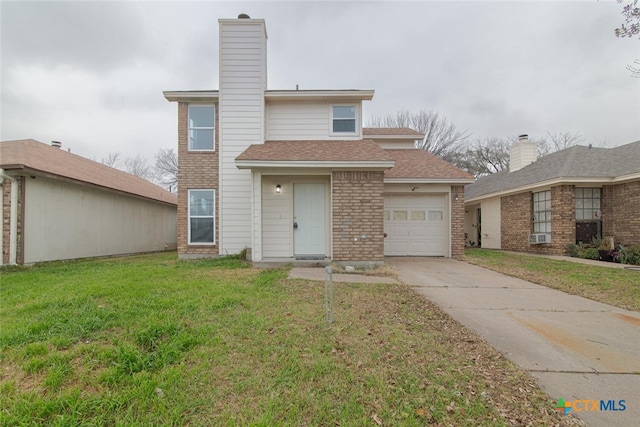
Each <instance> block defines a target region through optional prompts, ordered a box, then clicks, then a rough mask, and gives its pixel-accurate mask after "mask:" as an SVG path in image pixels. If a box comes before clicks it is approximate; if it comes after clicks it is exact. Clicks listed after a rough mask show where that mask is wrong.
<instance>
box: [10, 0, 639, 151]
mask: <svg viewBox="0 0 640 427" xmlns="http://www.w3.org/2000/svg"><path fill="white" fill-rule="evenodd" d="M0 8H1V12H2V13H1V15H0V20H1V22H0V24H1V34H0V35H1V36H2V37H1V43H2V45H1V57H2V64H1V67H2V80H1V85H2V87H1V89H2V98H1V101H2V102H1V107H2V111H1V112H0V115H1V117H2V130H1V135H0V136H1V137H2V139H9V138H11V139H13V138H26V137H33V138H36V139H39V140H42V141H45V142H47V141H50V140H51V139H60V140H62V141H63V143H65V146H66V147H71V148H72V150H73V151H74V152H77V153H79V154H82V155H86V156H88V157H94V158H101V157H104V156H105V155H106V154H107V153H109V152H113V151H120V152H122V153H123V155H125V156H135V155H136V154H138V153H142V154H145V155H148V156H150V155H152V154H154V153H155V152H157V150H158V149H160V148H171V147H175V145H176V144H177V135H176V120H177V115H176V106H175V104H171V103H169V102H167V101H166V100H165V99H164V98H163V96H162V91H163V90H193V89H217V88H218V22H217V21H218V18H235V17H236V16H237V15H238V14H239V13H248V14H249V15H251V16H252V17H253V18H264V19H265V20H266V25H267V33H268V37H269V39H268V55H267V56H268V75H269V87H270V88H272V89H292V88H295V85H296V84H299V85H300V88H302V89H339V88H355V89H375V90H376V95H375V97H374V100H373V102H365V103H364V115H363V116H364V119H365V120H366V119H367V118H368V117H369V116H371V115H382V114H393V113H395V112H396V111H398V110H400V109H408V110H420V109H427V110H429V109H431V110H434V111H437V112H438V113H440V114H441V115H444V116H446V117H447V118H449V119H450V120H451V121H453V122H454V123H456V124H457V125H458V127H460V128H462V129H468V130H469V131H470V132H472V133H473V136H474V137H479V138H480V137H491V136H497V137H504V136H509V135H514V134H518V133H529V134H531V135H535V134H536V133H544V132H546V131H547V130H549V131H565V130H570V131H573V132H580V133H581V134H583V135H584V136H585V143H599V142H601V141H602V140H604V139H606V140H607V141H609V142H610V143H611V144H612V145H617V144H621V143H626V142H629V141H631V140H636V139H638V138H640V120H637V117H640V79H632V78H631V77H629V72H628V71H627V70H626V69H625V66H626V64H629V63H632V61H633V59H634V58H636V57H638V47H639V45H638V41H637V40H631V39H626V40H622V39H616V38H615V37H614V36H613V29H614V28H615V27H616V26H618V25H619V24H620V22H621V15H620V5H618V4H617V3H616V2H592V3H585V2H534V3H527V2H255V3H245V2H39V3H35V2H6V1H3V2H1V3H0Z"/></svg>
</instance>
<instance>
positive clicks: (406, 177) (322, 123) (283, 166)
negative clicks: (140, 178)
mask: <svg viewBox="0 0 640 427" xmlns="http://www.w3.org/2000/svg"><path fill="white" fill-rule="evenodd" d="M219 26H220V29H219V44H220V46H219V52H220V58H219V90H201V91H166V92H164V96H165V98H166V99H167V100H169V101H173V102H177V103H178V158H179V174H178V175H179V184H178V252H179V256H180V257H181V258H195V257H209V256H217V255H225V254H233V253H238V252H240V251H242V250H243V249H245V248H246V249H247V250H248V252H249V253H250V254H251V259H252V260H253V261H255V262H261V261H270V260H274V261H276V260H292V259H321V260H332V261H336V262H349V263H351V264H357V263H362V264H377V263H382V262H383V260H384V256H385V255H386V256H393V255H417V256H444V257H450V256H455V255H459V254H461V253H462V251H463V250H464V230H463V220H464V218H463V217H464V208H463V197H464V194H463V193H464V190H463V188H464V185H465V184H467V183H470V182H473V177H472V176H471V175H469V174H467V173H465V172H463V171H461V170H459V169H457V168H456V167H454V166H452V165H451V164H449V163H447V162H445V161H443V160H441V159H439V158H437V157H435V156H433V155H431V154H429V153H426V152H425V151H422V150H418V149H415V148H414V147H415V141H416V140H419V139H421V138H422V137H423V136H424V135H421V134H420V133H419V132H416V131H414V130H411V129H388V128H385V129H368V128H363V127H362V103H363V101H370V100H371V99H372V98H373V95H374V91H373V90H352V89H349V90H271V89H268V88H267V32H266V27H265V22H264V20H262V19H250V18H249V17H247V16H246V15H240V16H239V17H238V19H220V20H219Z"/></svg>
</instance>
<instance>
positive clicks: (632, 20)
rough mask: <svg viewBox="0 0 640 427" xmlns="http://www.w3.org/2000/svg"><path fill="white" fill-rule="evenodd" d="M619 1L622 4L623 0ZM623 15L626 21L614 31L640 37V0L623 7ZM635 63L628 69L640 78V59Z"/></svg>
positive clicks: (628, 65)
mask: <svg viewBox="0 0 640 427" xmlns="http://www.w3.org/2000/svg"><path fill="white" fill-rule="evenodd" d="M618 3H620V4H622V3H623V0H618ZM622 16H624V22H625V23H623V24H621V25H620V28H616V29H615V30H614V33H615V35H616V37H635V36H636V35H638V39H640V6H638V0H633V1H631V2H629V4H626V5H624V6H623V7H622ZM633 63H634V64H635V65H631V64H627V70H629V71H631V77H636V78H640V67H638V65H640V60H638V59H636V60H634V61H633Z"/></svg>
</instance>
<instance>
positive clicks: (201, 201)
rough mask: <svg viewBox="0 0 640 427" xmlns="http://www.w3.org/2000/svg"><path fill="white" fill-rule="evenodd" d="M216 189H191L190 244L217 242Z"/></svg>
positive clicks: (211, 243)
mask: <svg viewBox="0 0 640 427" xmlns="http://www.w3.org/2000/svg"><path fill="white" fill-rule="evenodd" d="M215 200H216V191H215V190H189V207H188V209H189V244H190V245H213V244H215V242H216V218H215V213H216V207H215Z"/></svg>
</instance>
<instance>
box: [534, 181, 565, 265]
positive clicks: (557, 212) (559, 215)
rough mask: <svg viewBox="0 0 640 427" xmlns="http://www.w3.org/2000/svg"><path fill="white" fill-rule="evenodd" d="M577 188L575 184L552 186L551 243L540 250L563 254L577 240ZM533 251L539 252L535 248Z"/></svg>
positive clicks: (542, 246)
mask: <svg viewBox="0 0 640 427" xmlns="http://www.w3.org/2000/svg"><path fill="white" fill-rule="evenodd" d="M575 196H576V189H575V186H573V185H559V186H557V187H552V188H551V245H531V246H541V247H540V248H539V252H541V253H553V254H559V255H562V254H564V253H565V252H566V251H567V246H569V245H570V244H571V243H575V242H576V200H575ZM533 249H534V250H533V251H532V252H537V251H536V249H537V248H533Z"/></svg>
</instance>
